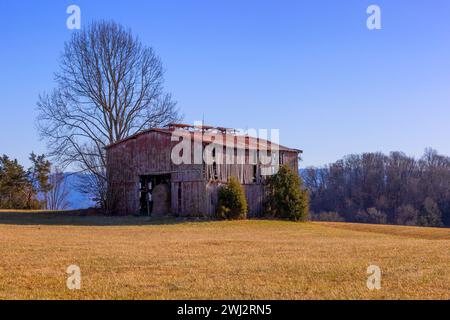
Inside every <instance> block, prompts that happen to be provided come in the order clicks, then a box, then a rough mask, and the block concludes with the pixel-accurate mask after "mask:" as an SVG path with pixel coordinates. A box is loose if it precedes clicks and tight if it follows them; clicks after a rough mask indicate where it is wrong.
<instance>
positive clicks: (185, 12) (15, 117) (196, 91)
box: [0, 0, 450, 166]
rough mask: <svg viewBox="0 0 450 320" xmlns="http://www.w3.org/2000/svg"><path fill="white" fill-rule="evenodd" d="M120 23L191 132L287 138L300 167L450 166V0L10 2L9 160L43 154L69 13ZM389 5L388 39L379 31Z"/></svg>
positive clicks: (1, 17)
mask: <svg viewBox="0 0 450 320" xmlns="http://www.w3.org/2000/svg"><path fill="white" fill-rule="evenodd" d="M71 4H76V5H79V6H80V8H81V11H82V25H83V24H87V23H89V21H91V20H97V19H113V20H115V21H117V22H119V23H122V24H123V25H125V26H128V27H130V28H131V29H132V30H133V32H134V33H135V34H136V35H138V36H139V37H140V39H141V40H142V42H143V43H145V44H146V45H149V46H152V47H153V48H154V49H155V50H156V52H157V53H158V54H159V55H160V57H161V59H162V60H163V63H164V66H165V68H166V89H167V90H168V91H169V92H171V93H172V94H173V95H174V97H175V99H176V100H177V101H178V105H179V107H180V109H181V110H182V111H183V113H184V114H185V121H186V122H193V121H195V120H201V119H202V117H203V115H204V117H205V122H206V123H208V124H212V125H221V126H226V127H236V128H279V129H280V138H281V142H282V144H285V145H288V146H290V147H295V148H299V149H303V150H304V161H303V163H302V164H301V166H309V165H322V164H326V163H329V162H332V161H335V160H337V159H339V158H341V157H342V156H344V155H346V154H349V153H361V152H366V151H382V152H389V151H392V150H401V151H404V152H406V153H407V154H409V155H414V156H419V155H420V154H422V152H423V150H424V149H425V148H426V147H433V148H436V149H438V150H439V151H440V152H442V153H446V154H449V155H450V139H449V137H450V125H449V120H450V19H449V17H450V2H449V1H448V0H429V1H425V0H417V1H405V0H395V1H394V0H390V1H380V0H371V1H365V0H342V1H332V0H327V1H325V0H308V1H306V0H305V1H302V0H296V1H283V0H281V1H275V0H272V1H262V0H257V1H255V0H245V1H242V0H241V1H237V0H236V1H235V0H227V1H225V0H183V1H181V0H178V1H172V0H169V1H167V0H164V1H154V0H146V1H103V0H102V1H100V0H96V1H81V0H73V1H61V0H59V1H54V0H53V1H45V0H41V1H31V0H30V1H20V0H18V1H14V2H13V1H8V2H7V1H1V4H0V35H1V44H0V46H1V48H0V49H1V50H0V93H1V99H0V108H1V116H0V136H1V138H0V153H6V154H8V155H10V156H11V157H15V158H18V159H19V160H20V161H22V162H24V163H27V162H26V159H27V157H28V153H29V152H31V151H32V150H34V151H35V152H45V151H46V150H45V144H44V143H43V142H41V141H39V138H38V135H37V132H36V128H35V118H36V101H37V98H38V95H39V93H41V92H44V91H50V90H51V89H52V88H53V86H54V84H53V73H54V71H56V70H57V68H58V58H59V55H60V53H61V51H62V49H63V45H64V42H65V41H67V40H68V39H69V38H70V35H71V33H72V32H74V31H70V30H68V29H67V28H66V19H67V17H68V15H67V14H66V8H67V7H68V6H69V5H71ZM371 4H377V5H379V6H380V8H381V13H382V30H372V31H370V30H368V29H367V27H366V19H367V17H368V15H367V14H366V9H367V7H368V6H369V5H371Z"/></svg>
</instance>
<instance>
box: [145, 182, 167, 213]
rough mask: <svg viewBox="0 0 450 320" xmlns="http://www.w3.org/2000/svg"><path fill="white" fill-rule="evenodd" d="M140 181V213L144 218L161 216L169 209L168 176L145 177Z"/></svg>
mask: <svg viewBox="0 0 450 320" xmlns="http://www.w3.org/2000/svg"><path fill="white" fill-rule="evenodd" d="M139 181H140V200H139V202H140V206H139V207H140V213H141V215H145V216H152V215H155V216H162V215H167V214H169V209H170V175H169V174H160V175H145V176H140V177H139Z"/></svg>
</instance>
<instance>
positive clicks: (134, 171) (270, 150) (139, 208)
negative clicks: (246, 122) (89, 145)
mask: <svg viewBox="0 0 450 320" xmlns="http://www.w3.org/2000/svg"><path fill="white" fill-rule="evenodd" d="M174 137H175V138H174ZM182 139H184V140H185V142H186V141H191V142H192V144H191V146H190V147H189V148H190V149H189V150H186V149H184V150H182V151H181V152H180V151H179V150H177V146H178V147H179V146H180V141H181V140H182ZM230 145H231V146H232V147H231V148H230ZM208 147H211V149H212V151H211V150H210V151H211V154H212V157H211V159H209V160H208V159H207V160H206V161H205V158H201V159H200V160H199V159H198V156H197V155H196V153H195V152H197V154H198V149H199V148H200V149H202V150H206V149H207V148H208ZM201 152H204V151H201ZM174 153H175V155H176V156H180V157H183V159H185V160H186V159H188V161H184V162H182V163H179V162H177V161H174V159H173V158H174ZM299 153H301V151H300V150H297V149H290V148H287V147H283V146H281V145H278V144H274V143H271V142H270V141H267V140H264V139H257V138H252V137H249V136H242V135H239V134H237V133H236V132H235V131H233V130H230V129H226V128H216V127H210V126H200V127H199V126H190V125H183V124H172V125H169V126H167V127H166V128H154V129H149V130H147V131H144V132H141V133H138V134H136V135H133V136H131V137H129V138H127V139H124V140H122V141H119V142H117V143H115V144H112V145H110V146H108V147H107V148H106V156H107V176H108V180H109V188H110V194H111V195H112V197H113V198H114V199H115V208H116V211H117V213H118V214H123V215H128V214H142V215H175V216H211V215H213V214H214V213H215V210H216V206H217V194H218V188H219V187H220V186H221V185H223V184H225V183H226V182H227V180H228V177H229V176H235V177H236V178H237V179H238V180H239V181H240V182H241V184H242V185H243V187H244V190H245V193H246V198H247V202H248V206H249V216H250V217H255V216H258V215H260V214H261V211H262V206H263V201H264V181H265V178H266V176H267V175H268V172H269V174H270V172H271V171H272V172H275V168H276V167H277V166H278V165H280V164H288V165H289V166H290V167H291V169H292V170H293V171H294V172H297V173H298V158H299ZM202 155H203V153H202ZM275 155H276V157H275ZM196 157H197V159H196ZM263 158H264V159H266V160H265V161H266V162H264V163H263V162H262V161H260V159H263ZM225 159H227V160H225ZM230 159H231V160H230ZM267 159H272V161H271V162H269V163H268V162H267ZM273 159H276V161H277V162H278V163H274V161H273ZM219 160H220V161H219Z"/></svg>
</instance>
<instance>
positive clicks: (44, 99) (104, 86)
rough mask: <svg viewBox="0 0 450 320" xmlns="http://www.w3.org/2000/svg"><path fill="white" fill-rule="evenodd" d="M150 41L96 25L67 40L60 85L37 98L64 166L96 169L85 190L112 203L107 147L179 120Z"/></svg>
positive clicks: (42, 124) (43, 128)
mask: <svg viewBox="0 0 450 320" xmlns="http://www.w3.org/2000/svg"><path fill="white" fill-rule="evenodd" d="M163 73H164V72H163V67H162V64H161V61H160V59H159V58H158V57H157V56H156V55H155V53H154V51H153V49H152V48H150V47H146V46H144V45H142V44H141V42H140V41H139V40H138V39H137V38H135V37H133V35H132V33H131V32H130V31H129V30H126V29H124V28H123V27H122V26H120V25H118V24H116V23H114V22H99V23H93V24H91V25H90V26H89V27H87V28H86V29H84V30H82V31H80V32H78V33H75V34H74V35H73V36H72V39H71V40H70V41H69V42H68V43H66V45H65V50H64V52H63V55H62V60H61V66H60V70H59V71H58V72H57V73H56V74H55V78H56V82H57V88H56V89H55V90H54V91H53V92H52V93H51V94H43V95H41V96H40V97H39V101H38V109H39V118H38V128H39V131H40V134H41V137H42V138H43V139H45V140H46V141H47V143H48V148H49V151H50V155H51V156H52V157H53V159H54V160H55V161H57V162H58V163H59V164H60V165H61V166H62V167H63V168H65V167H67V166H78V168H79V169H80V171H81V172H85V173H88V174H90V175H93V178H92V179H89V181H88V182H86V184H84V187H83V190H84V191H88V192H90V193H94V194H95V197H96V199H97V200H98V202H99V203H100V204H101V205H102V206H103V207H107V201H108V199H107V192H106V191H105V190H107V187H106V186H107V177H106V174H105V167H106V157H105V150H104V148H105V146H107V145H109V144H112V143H115V142H117V141H119V140H122V139H124V138H126V137H128V136H130V135H133V134H135V133H137V132H140V131H142V130H145V129H147V128H150V127H156V126H163V125H166V124H168V123H169V122H174V121H177V120H179V118H180V116H179V113H178V110H177V109H176V104H175V103H174V102H173V101H172V99H171V96H170V94H166V93H164V88H163V81H164V78H163Z"/></svg>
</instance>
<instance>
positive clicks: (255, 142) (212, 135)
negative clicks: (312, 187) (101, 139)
mask: <svg viewBox="0 0 450 320" xmlns="http://www.w3.org/2000/svg"><path fill="white" fill-rule="evenodd" d="M187 128H189V129H194V130H195V129H201V130H202V131H201V132H200V131H190V130H186V129H187ZM179 129H182V130H179ZM214 130H217V132H214ZM230 130H234V129H228V128H223V127H212V126H204V125H202V126H192V125H185V124H169V125H168V128H151V129H148V130H145V131H141V132H138V133H136V134H134V135H132V136H130V137H128V138H125V139H123V140H120V141H117V142H115V143H113V144H110V145H108V146H106V149H109V148H111V147H114V146H117V145H120V144H122V143H124V142H126V141H129V140H132V139H136V138H137V137H138V136H141V135H144V134H147V133H150V132H159V133H164V134H169V135H172V134H174V133H175V132H176V134H177V135H179V136H183V135H190V136H191V139H193V140H194V141H201V142H202V143H204V144H210V143H212V142H215V143H218V144H221V145H224V146H226V143H227V142H228V143H230V142H233V143H234V146H235V148H238V149H250V150H256V149H257V150H271V149H272V146H274V147H275V148H276V147H277V146H278V149H279V150H280V151H288V152H297V153H302V152H303V151H302V150H299V149H292V148H288V147H285V146H282V145H278V144H276V143H272V142H271V141H268V140H265V139H260V138H255V137H250V136H245V135H239V134H236V131H234V133H230V132H229V131H230ZM195 133H197V134H195ZM198 133H202V134H201V135H199V134H198ZM219 136H221V137H222V139H219V140H217V139H216V137H219ZM220 140H221V141H220Z"/></svg>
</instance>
